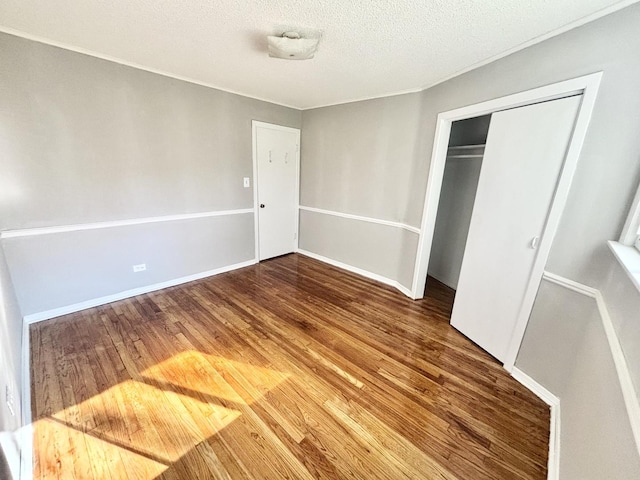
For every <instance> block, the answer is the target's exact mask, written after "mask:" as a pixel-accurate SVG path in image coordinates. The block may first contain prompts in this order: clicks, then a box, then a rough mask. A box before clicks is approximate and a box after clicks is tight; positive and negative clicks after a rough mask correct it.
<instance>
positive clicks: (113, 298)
mask: <svg viewBox="0 0 640 480" xmlns="http://www.w3.org/2000/svg"><path fill="white" fill-rule="evenodd" d="M256 263H257V261H256V259H255V258H254V259H251V260H248V261H246V262H240V263H234V264H232V265H227V266H224V267H220V268H215V269H213V270H207V271H205V272H200V273H195V274H193V275H187V276H185V277H180V278H175V279H173V280H167V281H166V282H161V283H155V284H153V285H147V286H144V287H139V288H133V289H131V290H125V291H124V292H119V293H114V294H113V295H106V296H104V297H99V298H93V299H91V300H86V301H84V302H80V303H74V304H73V305H67V306H65V307H60V308H54V309H52V310H45V311H44V312H38V313H32V314H29V315H25V317H24V319H23V320H24V322H25V324H27V325H29V324H32V323H36V322H41V321H43V320H49V319H51V318H55V317H60V316H62V315H67V314H69V313H75V312H79V311H81V310H86V309H87V308H92V307H97V306H98V305H105V304H107V303H111V302H117V301H118V300H124V299H125V298H131V297H135V296H136V295H143V294H145V293H150V292H155V291H156V290H162V289H163V288H168V287H174V286H176V285H181V284H183V283H187V282H193V281H194V280H200V279H202V278H206V277H211V276H213V275H219V274H221V273H225V272H230V271H231V270H237V269H239V268H244V267H248V266H250V265H254V264H256Z"/></svg>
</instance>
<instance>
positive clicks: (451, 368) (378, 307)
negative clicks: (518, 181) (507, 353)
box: [31, 255, 549, 480]
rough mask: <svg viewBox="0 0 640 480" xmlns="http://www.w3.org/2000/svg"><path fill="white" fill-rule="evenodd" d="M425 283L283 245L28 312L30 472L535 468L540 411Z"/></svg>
mask: <svg viewBox="0 0 640 480" xmlns="http://www.w3.org/2000/svg"><path fill="white" fill-rule="evenodd" d="M427 290H428V292H429V294H428V297H427V298H425V299H424V300H421V301H416V302H414V301H412V300H410V299H408V298H406V297H404V296H403V295H402V294H400V293H399V292H397V291H396V290H394V289H392V288H391V287H387V286H384V285H381V284H379V283H376V282H373V281H370V280H367V279H365V278H362V277H359V276H356V275H353V274H350V273H348V272H345V271H342V270H339V269H336V268H333V267H331V266H328V265H326V264H323V263H320V262H318V261H315V260H312V259H309V258H306V257H303V256H300V255H289V256H285V257H280V258H277V259H273V260H270V261H266V262H263V263H260V264H258V265H255V266H252V267H247V268H244V269H241V270H236V271H234V272H230V273H226V274H222V275H219V276H216V277H211V278H208V279H204V280H200V281H196V282H191V283H188V284H185V285H181V286H178V287H173V288H169V289H166V290H162V291H159V292H155V293H151V294H148V295H141V296H138V297H135V298H132V299H128V300H123V301H119V302H115V303H112V304H109V305H104V306H101V307H97V308H92V309H89V310H85V311H83V312H79V313H76V314H72V315H67V316H65V317H60V318H57V319H53V320H49V321H46V322H41V323H37V324H34V325H32V326H31V375H32V377H31V378H32V392H33V394H32V395H33V396H32V409H33V416H34V442H35V444H34V478H76V479H93V478H95V479H109V478H111V479H153V478H162V479H165V478H166V479H208V478H216V479H218V478H220V479H241V478H271V479H284V478H287V479H310V478H327V479H333V478H350V479H365V478H366V479H374V478H376V479H377V478H380V479H397V478H403V479H404V478H416V479H474V480H477V479H517V478H527V479H544V478H546V462H547V448H548V443H547V442H548V438H549V411H548V408H547V407H546V405H544V404H543V403H542V402H541V401H540V400H538V399H537V398H536V397H535V396H534V395H533V394H531V393H530V392H529V391H527V390H526V389H525V388H524V387H522V386H521V385H520V384H518V383H517V382H516V381H514V380H513V379H512V378H511V377H510V376H509V375H508V374H507V373H506V372H505V371H504V370H503V369H502V367H501V366H500V365H499V364H498V363H497V362H496V361H495V360H494V359H492V358H491V357H490V356H489V355H487V354H486V353H484V352H483V351H482V350H480V349H479V348H478V347H477V346H475V345H474V344H473V343H471V342H470V341H468V340H467V339H465V338H464V337H463V336H462V335H460V334H459V333H458V332H457V331H455V330H454V329H452V328H451V327H450V326H449V324H448V316H449V313H450V309H451V304H452V300H453V291H452V290H450V289H449V288H448V287H445V286H444V285H442V284H439V283H438V282H437V281H435V280H433V279H429V283H428V285H427Z"/></svg>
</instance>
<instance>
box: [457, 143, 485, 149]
mask: <svg viewBox="0 0 640 480" xmlns="http://www.w3.org/2000/svg"><path fill="white" fill-rule="evenodd" d="M485 146H486V144H484V143H479V144H478V145H459V146H457V147H449V149H452V148H457V149H461V150H462V149H465V148H482V147H485Z"/></svg>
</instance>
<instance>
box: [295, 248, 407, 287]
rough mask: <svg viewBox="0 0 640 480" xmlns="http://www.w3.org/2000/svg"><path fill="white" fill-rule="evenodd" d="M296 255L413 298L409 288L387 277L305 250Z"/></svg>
mask: <svg viewBox="0 0 640 480" xmlns="http://www.w3.org/2000/svg"><path fill="white" fill-rule="evenodd" d="M298 253H299V254H301V255H304V256H306V257H311V258H314V259H316V260H319V261H321V262H324V263H328V264H329V265H333V266H334V267H338V268H341V269H343V270H347V271H348V272H351V273H355V274H358V275H362V276H363V277H367V278H370V279H371V280H375V281H377V282H380V283H384V284H385V285H389V286H391V287H394V288H396V289H398V290H400V291H401V292H402V293H403V294H405V295H406V296H407V297H409V298H413V296H412V292H411V290H410V289H409V288H407V287H405V286H404V285H401V284H400V282H398V281H397V280H392V279H390V278H387V277H383V276H382V275H378V274H377V273H373V272H370V271H368V270H363V269H362V268H358V267H354V266H352V265H349V264H347V263H342V262H339V261H338V260H333V259H332V258H328V257H324V256H322V255H318V254H317V253H313V252H309V251H307V250H303V249H301V248H299V249H298Z"/></svg>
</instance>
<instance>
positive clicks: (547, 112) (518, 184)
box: [451, 96, 582, 360]
mask: <svg viewBox="0 0 640 480" xmlns="http://www.w3.org/2000/svg"><path fill="white" fill-rule="evenodd" d="M581 98H582V97H581V96H576V97H570V98H563V99H560V100H554V101H549V102H545V103H539V104H535V105H529V106H525V107H520V108H515V109H512V110H506V111H503V112H497V113H494V114H493V116H492V118H491V126H490V127H489V135H488V137H487V145H486V149H485V154H484V158H483V164H482V170H481V173H480V180H479V183H478V190H477V193H476V201H475V204H474V207H473V214H472V217H471V224H470V227H469V236H468V237H467V246H466V249H465V253H464V258H463V261H462V269H461V272H460V281H459V283H458V290H457V293H456V298H455V303H454V306H453V312H452V315H451V324H452V325H453V326H454V327H455V328H457V329H458V330H460V331H461V332H462V333H463V334H464V335H466V336H467V337H469V338H470V339H471V340H473V341H474V342H475V343H477V344H478V345H479V346H480V347H482V348H483V349H485V350H486V351H488V352H489V353H490V354H491V355H493V356H494V357H496V358H497V359H499V360H504V358H505V356H506V353H507V348H508V346H509V342H510V340H511V335H512V333H513V329H514V327H515V324H516V320H517V318H518V315H519V313H520V309H521V307H522V304H523V300H524V295H525V290H526V287H527V285H528V283H529V281H530V279H531V276H532V268H533V263H534V260H535V259H536V254H537V250H536V247H537V245H539V243H540V240H541V237H542V235H543V232H544V229H545V224H546V220H547V216H548V212H549V209H550V207H551V204H552V202H553V197H554V194H555V191H556V185H557V182H558V177H559V175H560V172H561V170H562V165H563V162H564V159H565V154H566V151H567V147H568V145H569V141H570V139H571V135H572V132H573V127H574V124H575V119H576V115H577V112H578V108H579V106H580V101H581ZM534 280H535V281H540V279H539V278H538V279H534Z"/></svg>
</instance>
